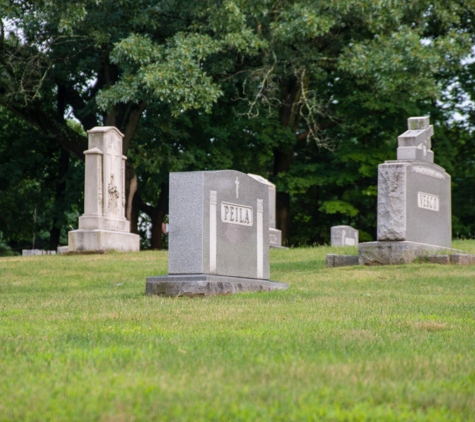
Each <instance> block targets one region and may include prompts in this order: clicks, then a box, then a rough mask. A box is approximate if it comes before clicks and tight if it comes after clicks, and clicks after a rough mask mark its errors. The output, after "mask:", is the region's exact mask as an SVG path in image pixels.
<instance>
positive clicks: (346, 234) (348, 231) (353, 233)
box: [331, 226, 358, 246]
mask: <svg viewBox="0 0 475 422" xmlns="http://www.w3.org/2000/svg"><path fill="white" fill-rule="evenodd" d="M357 245H358V230H356V229H354V228H353V227H351V226H333V227H332V228H331V246H357Z"/></svg>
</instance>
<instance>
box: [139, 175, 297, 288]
mask: <svg viewBox="0 0 475 422" xmlns="http://www.w3.org/2000/svg"><path fill="white" fill-rule="evenodd" d="M168 216H169V234H168V236H169V238H168V242H169V243H168V275H167V276H161V277H150V278H147V282H146V293H147V294H149V295H151V294H157V295H161V296H197V295H212V294H229V293H238V292H242V291H270V290H276V289H285V288H287V287H288V286H287V285H286V284H284V283H277V282H273V281H269V275H270V266H269V232H268V227H269V190H268V187H267V185H265V184H263V183H260V182H258V181H257V180H255V179H254V178H252V177H250V176H248V175H247V174H244V173H241V172H238V171H233V170H222V171H197V172H183V173H171V174H170V203H169V214H168Z"/></svg>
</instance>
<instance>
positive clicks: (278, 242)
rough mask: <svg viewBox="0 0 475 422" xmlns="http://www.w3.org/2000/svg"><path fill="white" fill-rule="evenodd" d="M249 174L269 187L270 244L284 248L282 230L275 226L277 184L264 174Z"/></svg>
mask: <svg viewBox="0 0 475 422" xmlns="http://www.w3.org/2000/svg"><path fill="white" fill-rule="evenodd" d="M248 174H249V176H251V177H253V178H254V179H256V180H257V181H259V182H261V183H263V184H264V185H266V186H267V187H268V189H269V246H270V247H271V248H282V232H281V231H280V230H278V229H277V228H276V227H275V204H276V202H275V185H274V184H273V183H271V182H269V181H268V180H267V179H265V178H264V177H262V176H259V175H257V174H251V173H248Z"/></svg>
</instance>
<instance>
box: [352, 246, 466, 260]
mask: <svg viewBox="0 0 475 422" xmlns="http://www.w3.org/2000/svg"><path fill="white" fill-rule="evenodd" d="M434 253H440V254H448V255H450V254H459V253H463V252H462V251H460V250H458V249H452V248H444V247H442V246H435V245H428V244H426V243H417V242H409V241H382V242H366V243H360V244H359V245H358V257H359V263H360V265H401V264H408V263H410V262H412V261H414V260H415V259H416V258H419V257H422V256H424V255H433V254H434Z"/></svg>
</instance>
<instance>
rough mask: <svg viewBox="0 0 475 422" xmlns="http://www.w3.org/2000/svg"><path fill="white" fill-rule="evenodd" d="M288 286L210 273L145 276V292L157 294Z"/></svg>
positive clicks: (267, 289)
mask: <svg viewBox="0 0 475 422" xmlns="http://www.w3.org/2000/svg"><path fill="white" fill-rule="evenodd" d="M288 288H289V286H288V285H287V284H286V283H279V282H276V281H270V280H258V279H253V278H241V277H229V276H220V275H211V274H179V275H167V276H161V277H149V278H147V282H146V285H145V293H146V294H147V295H158V296H188V297H195V296H212V295H228V294H234V293H241V292H270V291H273V290H286V289H288Z"/></svg>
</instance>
